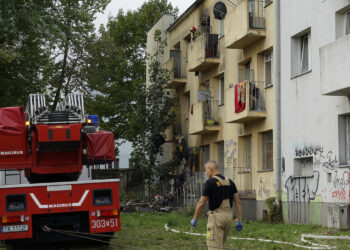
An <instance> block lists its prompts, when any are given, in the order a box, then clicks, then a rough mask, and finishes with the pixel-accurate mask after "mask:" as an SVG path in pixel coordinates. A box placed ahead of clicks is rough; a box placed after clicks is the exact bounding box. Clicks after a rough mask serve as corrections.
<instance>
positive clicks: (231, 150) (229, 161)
mask: <svg viewBox="0 0 350 250" xmlns="http://www.w3.org/2000/svg"><path fill="white" fill-rule="evenodd" d="M237 152H238V146H237V142H235V141H234V140H228V141H225V160H226V167H234V168H236V167H237V166H238V160H237Z"/></svg>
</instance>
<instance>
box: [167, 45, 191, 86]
mask: <svg viewBox="0 0 350 250" xmlns="http://www.w3.org/2000/svg"><path fill="white" fill-rule="evenodd" d="M182 61H183V60H181V50H170V59H169V60H168V61H167V62H166V63H165V67H166V69H168V70H169V71H171V72H172V73H171V75H170V81H169V88H171V89H176V88H179V87H183V86H185V85H186V82H187V76H186V70H182V68H183V67H185V69H186V67H187V65H182Z"/></svg>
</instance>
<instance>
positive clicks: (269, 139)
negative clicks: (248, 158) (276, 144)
mask: <svg viewBox="0 0 350 250" xmlns="http://www.w3.org/2000/svg"><path fill="white" fill-rule="evenodd" d="M262 163H263V164H262V170H271V169H273V133H272V131H268V132H264V133H262Z"/></svg>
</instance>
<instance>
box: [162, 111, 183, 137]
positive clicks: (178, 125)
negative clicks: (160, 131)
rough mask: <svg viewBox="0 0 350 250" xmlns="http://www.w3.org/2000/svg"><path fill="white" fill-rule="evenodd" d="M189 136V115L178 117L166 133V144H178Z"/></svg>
mask: <svg viewBox="0 0 350 250" xmlns="http://www.w3.org/2000/svg"><path fill="white" fill-rule="evenodd" d="M187 134H188V115H178V116H177V117H176V120H175V122H174V124H173V125H172V126H170V127H169V128H168V129H166V131H165V132H164V135H165V141H166V142H176V141H178V140H179V139H180V138H181V137H183V136H185V135H187Z"/></svg>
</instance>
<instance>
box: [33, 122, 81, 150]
mask: <svg viewBox="0 0 350 250" xmlns="http://www.w3.org/2000/svg"><path fill="white" fill-rule="evenodd" d="M81 127H82V124H79V123H78V124H67V125H38V126H36V129H37V133H38V144H39V151H40V152H58V151H77V150H78V149H79V148H80V144H81V140H80V139H81Z"/></svg>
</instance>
